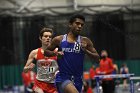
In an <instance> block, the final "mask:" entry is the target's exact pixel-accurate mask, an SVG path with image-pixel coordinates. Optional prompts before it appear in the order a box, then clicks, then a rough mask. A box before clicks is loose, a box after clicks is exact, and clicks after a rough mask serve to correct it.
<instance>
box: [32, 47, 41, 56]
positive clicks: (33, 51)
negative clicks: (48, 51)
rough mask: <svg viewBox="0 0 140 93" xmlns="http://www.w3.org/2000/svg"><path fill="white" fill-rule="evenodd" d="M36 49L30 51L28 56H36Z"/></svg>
mask: <svg viewBox="0 0 140 93" xmlns="http://www.w3.org/2000/svg"><path fill="white" fill-rule="evenodd" d="M38 49H39V48H37V49H34V50H32V51H31V52H30V54H31V55H36V54H37V52H38Z"/></svg>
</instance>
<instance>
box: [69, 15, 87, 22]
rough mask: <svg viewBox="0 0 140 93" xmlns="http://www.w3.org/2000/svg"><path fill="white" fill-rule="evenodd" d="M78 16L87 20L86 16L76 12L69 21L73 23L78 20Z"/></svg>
mask: <svg viewBox="0 0 140 93" xmlns="http://www.w3.org/2000/svg"><path fill="white" fill-rule="evenodd" d="M76 18H79V19H82V20H83V21H84V22H85V17H84V16H83V15H81V14H74V15H72V16H71V17H70V19H69V23H73V22H74V21H75V20H76Z"/></svg>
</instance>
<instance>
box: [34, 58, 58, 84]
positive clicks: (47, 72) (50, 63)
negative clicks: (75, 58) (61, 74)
mask: <svg viewBox="0 0 140 93" xmlns="http://www.w3.org/2000/svg"><path fill="white" fill-rule="evenodd" d="M56 72H58V65H57V62H56V60H53V59H39V60H37V77H36V78H37V80H39V81H44V82H48V83H54V79H55V74H56Z"/></svg>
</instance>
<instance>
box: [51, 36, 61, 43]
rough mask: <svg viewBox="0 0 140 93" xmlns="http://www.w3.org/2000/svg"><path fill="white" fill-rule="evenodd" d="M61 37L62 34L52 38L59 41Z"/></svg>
mask: <svg viewBox="0 0 140 93" xmlns="http://www.w3.org/2000/svg"><path fill="white" fill-rule="evenodd" d="M62 39H63V35H59V36H56V37H54V38H53V41H55V42H59V41H61V40H62Z"/></svg>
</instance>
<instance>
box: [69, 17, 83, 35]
mask: <svg viewBox="0 0 140 93" xmlns="http://www.w3.org/2000/svg"><path fill="white" fill-rule="evenodd" d="M83 26H84V21H83V20H82V19H79V18H76V20H75V21H74V22H73V23H72V24H70V29H71V31H72V32H73V34H74V35H79V34H80V33H81V31H82V29H83Z"/></svg>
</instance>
